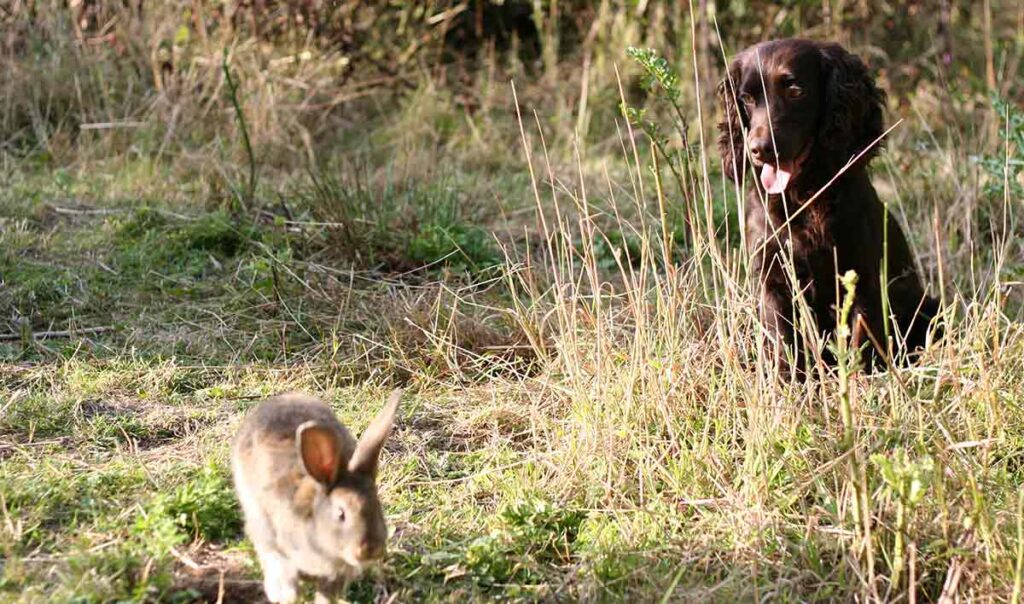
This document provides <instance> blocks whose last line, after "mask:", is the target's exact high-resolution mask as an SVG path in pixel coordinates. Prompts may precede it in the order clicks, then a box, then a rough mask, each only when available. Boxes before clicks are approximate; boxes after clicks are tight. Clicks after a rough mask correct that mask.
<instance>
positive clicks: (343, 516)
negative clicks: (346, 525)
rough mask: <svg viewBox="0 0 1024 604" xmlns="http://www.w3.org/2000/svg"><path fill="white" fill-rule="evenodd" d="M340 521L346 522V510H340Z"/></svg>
mask: <svg viewBox="0 0 1024 604" xmlns="http://www.w3.org/2000/svg"><path fill="white" fill-rule="evenodd" d="M338 522H345V510H338Z"/></svg>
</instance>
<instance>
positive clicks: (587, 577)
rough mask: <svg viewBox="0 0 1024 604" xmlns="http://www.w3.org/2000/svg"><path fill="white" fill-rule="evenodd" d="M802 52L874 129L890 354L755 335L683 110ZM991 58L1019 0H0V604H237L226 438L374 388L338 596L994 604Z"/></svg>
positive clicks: (1015, 163) (707, 122) (1014, 73)
mask: <svg viewBox="0 0 1024 604" xmlns="http://www.w3.org/2000/svg"><path fill="white" fill-rule="evenodd" d="M791 35H801V36H807V37H814V38H821V39H834V40H837V41H840V42H841V43H843V44H844V45H846V46H847V47H848V48H849V49H851V50H853V51H855V52H857V53H858V54H860V55H861V56H862V57H863V58H864V59H865V61H866V62H867V63H868V64H869V65H870V67H871V69H872V71H873V72H874V73H875V74H877V76H878V79H879V82H880V83H881V85H882V86H883V88H885V89H886V90H887V91H888V93H889V99H888V121H889V122H890V123H895V122H896V121H897V120H902V121H901V122H900V124H899V126H898V127H896V129H895V130H894V131H893V132H892V133H891V134H890V135H889V137H888V140H887V142H886V146H887V151H886V152H885V153H883V155H882V156H881V157H879V158H878V159H877V160H876V161H875V162H874V164H873V178H874V181H875V183H876V186H877V187H878V188H879V191H880V193H881V195H882V197H883V198H884V200H885V201H886V203H888V204H889V205H890V207H891V208H892V209H893V211H894V213H895V215H896V216H898V219H899V221H900V223H901V224H902V225H903V227H904V228H905V230H906V231H907V233H908V235H909V237H910V239H911V240H912V244H913V247H914V248H915V250H916V253H917V255H918V258H919V260H920V263H921V267H922V272H923V274H924V276H925V278H926V280H927V281H928V283H930V287H931V291H932V292H933V293H935V294H937V295H941V297H942V299H943V307H944V313H945V315H944V317H945V320H946V321H947V325H948V327H947V333H946V336H945V337H944V339H942V340H941V341H939V342H935V343H932V345H931V346H930V347H929V349H928V351H927V353H926V354H925V356H924V358H923V359H922V361H921V362H920V363H919V364H917V365H915V366H913V367H908V368H900V369H895V370H892V371H889V372H885V373H881V374H876V375H863V374H858V373H856V371H855V368H856V362H857V359H856V354H855V351H850V350H848V347H847V346H846V342H845V339H844V338H843V337H842V336H840V337H839V339H838V340H837V341H835V342H821V341H820V340H821V338H820V337H819V336H817V335H816V334H814V332H813V328H806V329H807V335H808V336H809V337H811V338H812V341H816V342H818V343H819V345H821V346H826V345H830V346H836V347H837V348H838V349H839V350H840V351H843V354H842V355H841V356H842V358H843V362H842V363H841V365H840V366H839V367H838V368H834V369H826V368H820V369H819V370H818V372H817V374H816V376H815V377H814V379H811V380H809V381H807V382H806V383H778V382H777V381H776V380H775V379H774V377H773V376H774V371H773V368H772V366H771V361H770V359H766V358H765V356H764V355H762V354H760V352H761V351H760V350H758V348H757V345H756V342H757V333H758V328H759V327H758V322H757V318H756V305H755V303H754V296H753V295H752V288H751V284H750V282H749V279H748V278H747V276H746V258H745V254H744V252H743V248H742V245H741V243H742V241H741V239H742V236H741V232H742V229H741V228H740V225H739V219H738V215H739V212H738V209H739V207H740V205H741V203H740V201H739V200H740V199H742V197H741V195H742V192H741V191H738V190H737V189H736V187H734V186H733V185H731V184H728V183H726V181H725V180H724V179H723V178H722V176H721V170H720V165H719V162H718V159H717V156H716V153H715V151H714V145H713V144H712V141H713V140H714V137H715V131H714V124H715V121H716V119H717V112H718V109H717V107H716V105H715V101H714V88H715V85H716V82H717V81H718V79H719V77H720V74H721V73H722V71H723V70H722V67H723V65H724V59H725V57H729V56H731V55H733V54H734V53H736V52H737V51H739V50H740V49H742V48H743V47H745V46H746V45H748V44H750V43H753V42H757V41H760V40H764V39H769V38H776V37H784V36H791ZM631 48H632V49H645V48H650V49H653V52H645V51H643V50H630V49H631ZM1022 54H1024V3H1022V2H1020V0H984V1H982V2H977V1H953V0H939V1H934V2H916V1H911V2H887V1H884V0H819V1H815V2H809V1H808V2H804V1H797V0H788V1H786V2H778V3H775V2H762V1H759V0H691V1H690V2H668V1H659V0H595V1H590V2H585V1H581V0H533V1H525V0H505V1H504V2H501V1H498V0H465V1H455V0H450V1H440V0H438V1H430V0H427V1H423V2H399V1H384V0H376V1H369V2H360V1H355V0H337V1H334V2H326V1H322V0H291V1H285V0H280V1H277V0H251V1H247V2H229V1H226V0H221V1H215V0H165V1H163V2H153V1H146V0H123V1H113V0H110V1H100V0H69V1H67V2H65V1H64V0H6V1H5V2H2V3H0V63H2V64H0V552H2V557H0V600H2V601H12V602H42V601H47V602H50V601H60V602H109V601H137V602H142V601H167V602H189V601H210V602H212V601H224V602H229V601H253V600H256V599H258V598H259V597H261V595H260V594H261V592H260V583H259V575H258V568H257V567H256V565H255V559H254V556H253V553H252V551H251V548H250V546H249V545H248V544H247V543H246V542H245V541H244V539H243V538H242V535H241V529H240V519H239V513H238V508H237V505H236V503H235V501H234V496H233V494H232V492H231V487H230V479H229V476H228V470H227V465H226V463H225V462H226V457H227V443H228V441H229V439H230V437H231V435H232V434H233V431H234V429H235V427H236V426H237V425H238V422H239V420H240V418H241V417H242V416H243V415H244V413H245V412H246V410H248V409H249V408H251V407H252V406H253V405H254V404H255V403H256V402H258V401H259V400H260V399H261V398H263V397H265V396H268V395H270V394H272V393H274V392H278V391H281V390H286V389H300V390H306V391H310V392H312V393H315V394H317V395H319V396H322V397H324V398H325V399H326V400H328V401H330V402H331V403H332V404H333V405H334V406H335V407H336V409H337V411H338V413H339V415H340V416H341V417H342V418H343V419H344V421H346V423H348V424H349V425H350V426H352V427H353V428H354V429H356V430H359V429H361V428H362V427H363V426H364V425H365V424H366V422H367V421H368V420H369V418H370V417H372V415H373V413H374V412H375V411H376V410H377V408H378V406H379V405H380V404H381V403H382V401H383V398H384V393H385V392H386V390H387V389H388V388H390V387H392V386H394V385H404V386H406V387H407V388H408V394H407V396H406V402H405V405H404V407H403V409H402V411H401V415H400V419H399V424H398V426H397V429H396V432H395V434H394V436H393V437H392V440H391V441H390V443H389V445H388V447H387V448H386V451H385V453H384V464H383V470H382V476H381V480H382V484H381V490H382V499H383V501H384V502H385V505H386V511H387V514H388V517H389V519H390V524H391V525H392V527H393V529H394V535H393V537H392V539H391V542H390V546H389V547H390V550H389V556H388V559H387V561H386V564H385V565H384V566H383V567H382V568H381V569H378V570H377V571H375V572H372V573H370V574H369V575H368V576H366V577H365V578H364V579H362V580H361V581H360V582H358V583H356V584H354V585H353V586H352V587H351V589H350V592H349V597H350V598H351V599H352V600H354V601H361V602H370V601H386V602H391V601H394V602H408V601H453V602H454V601H458V602H463V601H490V600H496V599H501V600H511V601H534V600H538V601H577V600H579V601H617V600H630V601H662V602H670V601H692V602H709V601H721V602H735V601H852V600H856V601H894V602H896V601H898V602H967V601H971V602H983V601H1013V602H1018V601H1020V597H1021V588H1022V579H1024V517H1022V507H1024V491H1022V490H1021V489H1022V479H1024V454H1022V451H1024V410H1022V407H1021V405H1022V401H1024V324H1022V322H1021V319H1022V314H1021V313H1022V310H1024V226H1022V211H1024V207H1022V203H1024V201H1022V199H1024V169H1022V166H1024V112H1022V103H1024V78H1022V77H1021V76H1022V74H1024V70H1022V66H1021V60H1022ZM894 337H898V334H894Z"/></svg>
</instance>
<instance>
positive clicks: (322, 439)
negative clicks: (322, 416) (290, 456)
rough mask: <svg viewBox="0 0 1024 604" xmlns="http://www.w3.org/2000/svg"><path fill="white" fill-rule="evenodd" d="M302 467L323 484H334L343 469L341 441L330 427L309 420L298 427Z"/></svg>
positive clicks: (297, 436)
mask: <svg viewBox="0 0 1024 604" xmlns="http://www.w3.org/2000/svg"><path fill="white" fill-rule="evenodd" d="M296 441H297V444H298V448H299V459H301V460H302V467H303V468H304V469H305V470H306V474H309V476H310V477H312V478H313V479H314V480H316V481H317V482H319V483H320V484H323V485H330V484H333V483H334V481H335V480H337V478H338V471H339V470H340V469H341V442H340V441H339V440H338V435H337V433H335V432H334V431H333V430H331V429H330V428H328V427H326V426H324V425H321V424H318V423H316V422H315V421H308V422H305V423H304V424H302V425H301V426H299V427H298V428H297V429H296Z"/></svg>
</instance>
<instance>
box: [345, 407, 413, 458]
mask: <svg viewBox="0 0 1024 604" xmlns="http://www.w3.org/2000/svg"><path fill="white" fill-rule="evenodd" d="M401 397H402V391H401V390H395V391H394V392H392V393H391V396H390V397H389V398H388V402H387V403H386V404H385V405H384V409H382V410H381V412H380V413H378V414H377V417H375V418H374V419H373V422H371V423H370V425H369V427H368V428H366V431H365V432H363V435H362V436H360V437H359V442H358V443H357V444H356V451H355V453H353V454H352V460H351V461H350V462H349V464H348V469H349V471H350V472H352V473H358V474H363V475H367V476H371V477H375V476H377V460H378V459H379V458H380V450H381V447H383V446H384V441H385V440H386V439H387V437H388V434H390V433H391V424H393V423H394V421H395V412H396V411H397V410H398V400H399V399H400V398H401Z"/></svg>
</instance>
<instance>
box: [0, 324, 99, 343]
mask: <svg viewBox="0 0 1024 604" xmlns="http://www.w3.org/2000/svg"><path fill="white" fill-rule="evenodd" d="M113 330H114V326H113V325H104V326H101V327H83V328H81V329H63V330H59V331H37V332H34V333H32V338H33V339H36V340H44V339H48V338H70V337H74V336H78V335H92V334H98V333H105V332H108V331H113ZM20 339H21V334H20V333H0V342H10V341H13V340H20Z"/></svg>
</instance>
